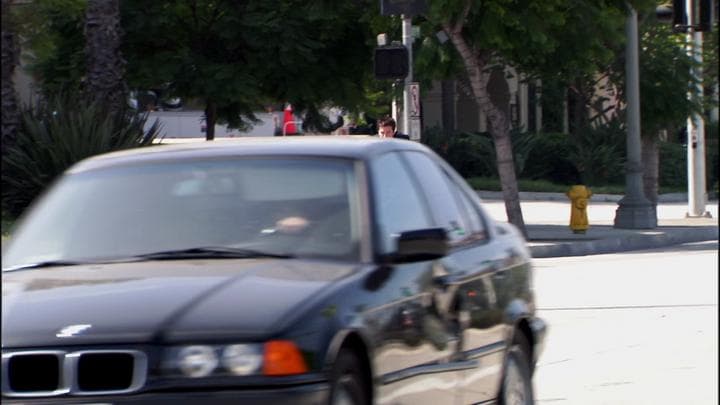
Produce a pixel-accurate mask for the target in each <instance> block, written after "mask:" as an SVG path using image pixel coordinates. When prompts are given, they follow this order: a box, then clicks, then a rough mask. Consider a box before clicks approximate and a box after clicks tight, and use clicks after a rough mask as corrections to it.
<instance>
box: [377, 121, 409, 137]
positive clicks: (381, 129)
mask: <svg viewBox="0 0 720 405" xmlns="http://www.w3.org/2000/svg"><path fill="white" fill-rule="evenodd" d="M396 128H397V125H396V124H395V120H394V119H393V118H392V117H388V116H386V117H384V118H383V119H381V120H380V121H379V122H378V136H379V137H380V138H399V139H410V137H409V136H408V135H407V134H403V133H401V132H398V131H397V130H396Z"/></svg>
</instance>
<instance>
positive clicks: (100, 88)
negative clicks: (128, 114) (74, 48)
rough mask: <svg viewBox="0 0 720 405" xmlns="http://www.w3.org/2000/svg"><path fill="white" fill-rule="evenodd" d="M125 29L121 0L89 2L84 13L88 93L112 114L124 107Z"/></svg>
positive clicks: (86, 84)
mask: <svg viewBox="0 0 720 405" xmlns="http://www.w3.org/2000/svg"><path fill="white" fill-rule="evenodd" d="M121 36H122V28H121V27H120V1H119V0H88V2H87V9H86V11H85V54H86V58H87V77H86V78H85V90H86V92H87V94H88V96H89V97H90V99H91V100H94V101H98V102H102V103H106V105H108V107H109V108H110V109H111V110H112V111H117V110H119V109H122V107H123V105H124V103H125V96H126V91H125V83H124V81H123V76H124V73H125V60H124V59H123V57H122V55H121V54H120V46H121Z"/></svg>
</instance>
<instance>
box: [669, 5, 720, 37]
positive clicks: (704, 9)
mask: <svg viewBox="0 0 720 405" xmlns="http://www.w3.org/2000/svg"><path fill="white" fill-rule="evenodd" d="M687 2H690V5H691V6H692V9H693V10H694V11H693V15H694V17H693V25H692V26H691V25H690V24H688V22H689V21H688V15H687V9H686V5H687ZM655 12H656V14H657V17H658V20H660V21H667V20H669V19H670V17H671V16H672V27H673V31H675V32H688V30H689V29H690V28H692V29H694V30H695V31H710V30H712V24H713V22H714V20H715V17H714V16H713V14H714V13H715V5H714V4H713V0H673V2H672V8H670V7H669V6H668V5H661V6H658V7H657V8H656V9H655Z"/></svg>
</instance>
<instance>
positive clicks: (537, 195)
mask: <svg viewBox="0 0 720 405" xmlns="http://www.w3.org/2000/svg"><path fill="white" fill-rule="evenodd" d="M476 192H477V194H478V195H479V196H480V198H481V199H483V200H502V199H503V194H502V191H485V190H476ZM518 194H519V197H520V201H567V202H568V203H569V202H570V200H569V199H568V197H567V196H566V195H565V194H564V193H550V192H533V191H520V192H519V193H518ZM623 197H624V196H623V195H618V194H593V195H592V196H591V197H590V203H591V204H592V203H593V202H615V203H616V202H618V201H620V200H621V199H622V198H623ZM713 197H714V198H713ZM715 200H717V197H716V196H713V195H710V196H709V198H708V202H711V201H715ZM687 202H688V198H687V193H667V194H660V195H658V203H687Z"/></svg>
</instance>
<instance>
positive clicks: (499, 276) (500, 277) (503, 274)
mask: <svg viewBox="0 0 720 405" xmlns="http://www.w3.org/2000/svg"><path fill="white" fill-rule="evenodd" d="M507 276H508V274H507V271H498V272H496V273H495V274H493V276H492V277H493V279H495V280H504V279H506V278H507Z"/></svg>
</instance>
